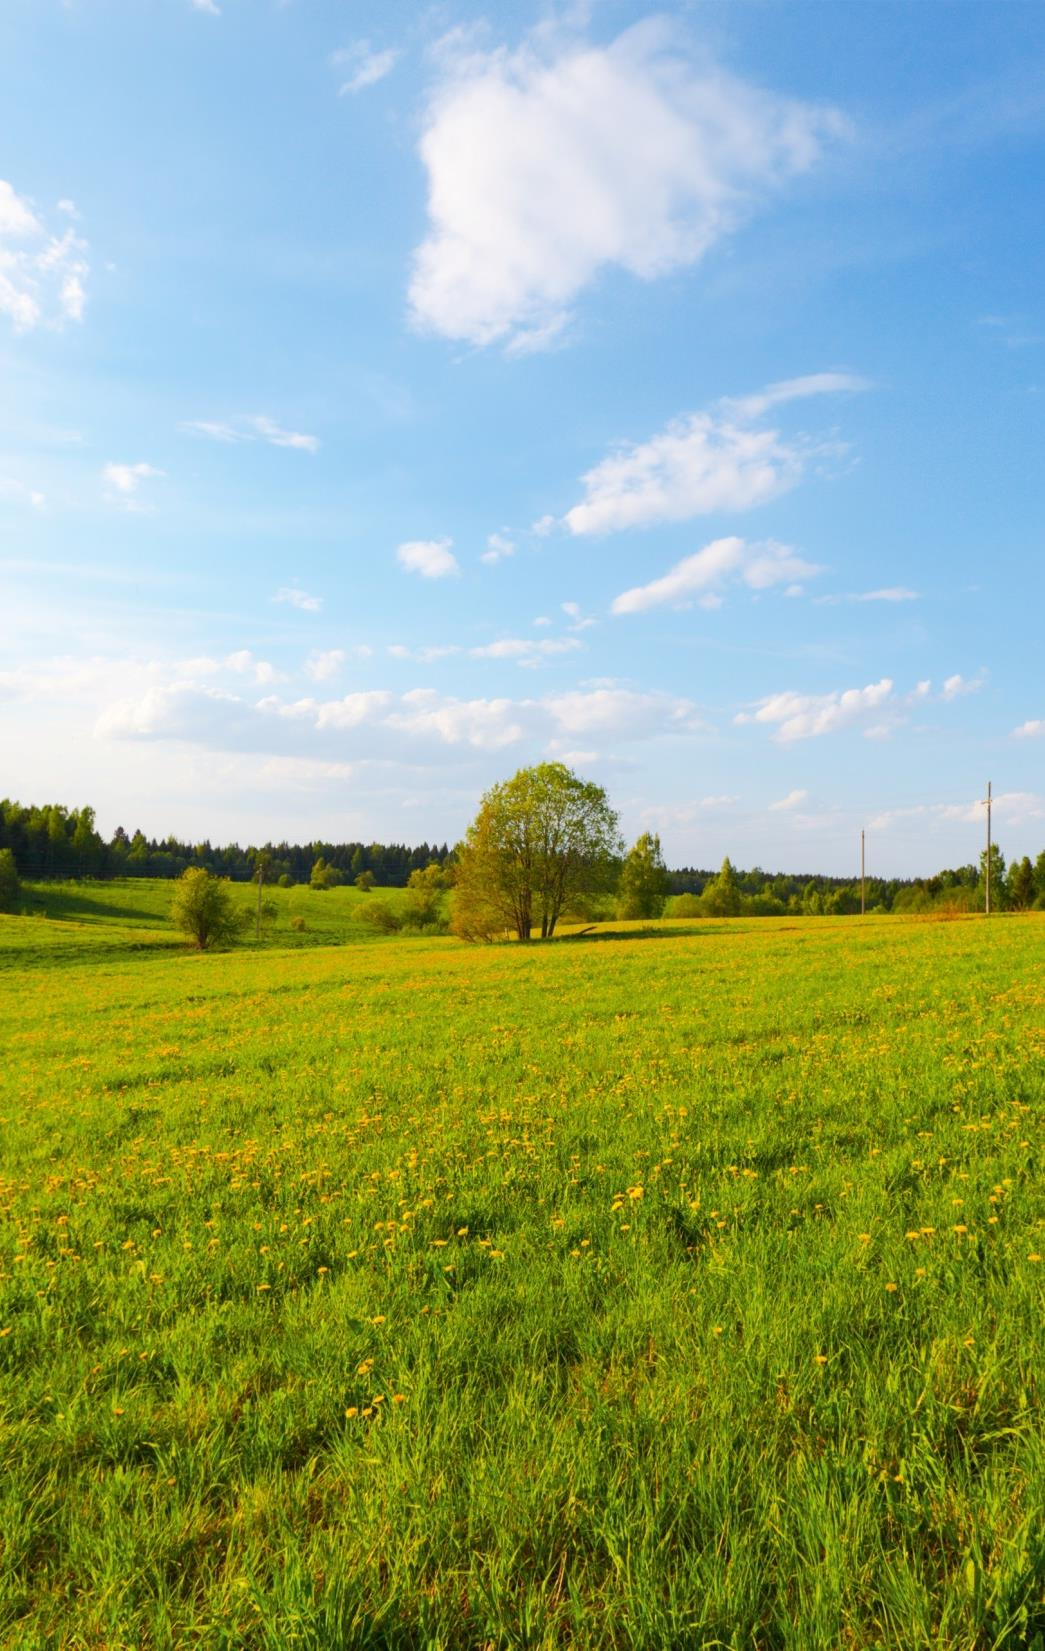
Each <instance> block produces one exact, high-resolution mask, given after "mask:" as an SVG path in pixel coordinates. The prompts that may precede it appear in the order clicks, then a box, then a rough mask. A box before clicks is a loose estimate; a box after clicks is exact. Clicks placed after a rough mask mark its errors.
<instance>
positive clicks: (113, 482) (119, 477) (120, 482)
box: [102, 462, 166, 510]
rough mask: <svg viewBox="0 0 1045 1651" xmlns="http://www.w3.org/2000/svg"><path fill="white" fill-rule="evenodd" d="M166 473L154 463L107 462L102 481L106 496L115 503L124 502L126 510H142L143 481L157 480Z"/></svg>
mask: <svg viewBox="0 0 1045 1651" xmlns="http://www.w3.org/2000/svg"><path fill="white" fill-rule="evenodd" d="M165 475H166V471H164V470H158V469H157V468H156V466H155V465H153V464H145V463H144V462H141V463H138V464H107V465H105V466H103V469H102V481H103V482H104V483H105V487H106V489H107V491H106V495H105V496H106V498H107V499H109V500H110V501H111V502H113V503H117V504H122V505H123V506H124V508H125V509H126V510H141V509H142V508H143V505H142V502H141V498H140V491H139V490H140V488H141V484H142V482H146V481H155V480H158V479H159V478H160V477H163V476H165Z"/></svg>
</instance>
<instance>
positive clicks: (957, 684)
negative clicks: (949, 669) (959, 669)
mask: <svg viewBox="0 0 1045 1651" xmlns="http://www.w3.org/2000/svg"><path fill="white" fill-rule="evenodd" d="M985 680H986V677H985V673H984V672H982V671H981V672H980V675H979V676H974V677H966V676H962V675H961V674H960V673H956V674H955V675H954V676H949V677H948V678H947V680H946V681H945V682H944V685H943V688H942V690H941V692H940V697H941V699H946V700H951V699H963V698H964V696H965V695H966V694H978V693H979V691H980V689H981V688H982V687H983V684H984V681H985Z"/></svg>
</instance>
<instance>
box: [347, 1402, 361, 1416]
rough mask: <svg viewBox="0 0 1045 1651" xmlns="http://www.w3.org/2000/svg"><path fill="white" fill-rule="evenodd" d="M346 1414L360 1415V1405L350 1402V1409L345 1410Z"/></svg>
mask: <svg viewBox="0 0 1045 1651" xmlns="http://www.w3.org/2000/svg"><path fill="white" fill-rule="evenodd" d="M345 1415H346V1416H358V1415H359V1406H358V1405H354V1404H350V1405H349V1407H348V1409H347V1410H346V1411H345Z"/></svg>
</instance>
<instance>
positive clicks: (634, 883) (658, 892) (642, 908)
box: [617, 831, 669, 918]
mask: <svg viewBox="0 0 1045 1651" xmlns="http://www.w3.org/2000/svg"><path fill="white" fill-rule="evenodd" d="M668 888H669V884H668V873H667V868H666V866H665V864H664V856H663V855H662V854H661V851H660V838H659V837H657V836H656V835H655V834H654V833H653V832H651V831H644V832H643V834H642V836H641V837H640V838H639V839H638V841H637V842H636V844H635V846H634V848H632V850H631V852H630V854H629V855H628V858H627V859H626V860H625V862H624V868H623V870H622V871H621V874H620V882H619V883H618V885H617V916H618V917H624V918H638V917H660V916H661V914H662V912H663V910H664V902H665V901H666V900H667V897H668Z"/></svg>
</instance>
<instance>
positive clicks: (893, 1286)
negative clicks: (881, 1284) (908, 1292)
mask: <svg viewBox="0 0 1045 1651" xmlns="http://www.w3.org/2000/svg"><path fill="white" fill-rule="evenodd" d="M899 1288H900V1286H899V1285H898V1284H887V1285H886V1289H887V1290H888V1291H889V1293H890V1295H891V1294H892V1293H893V1291H894V1290H898V1289H899Z"/></svg>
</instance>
